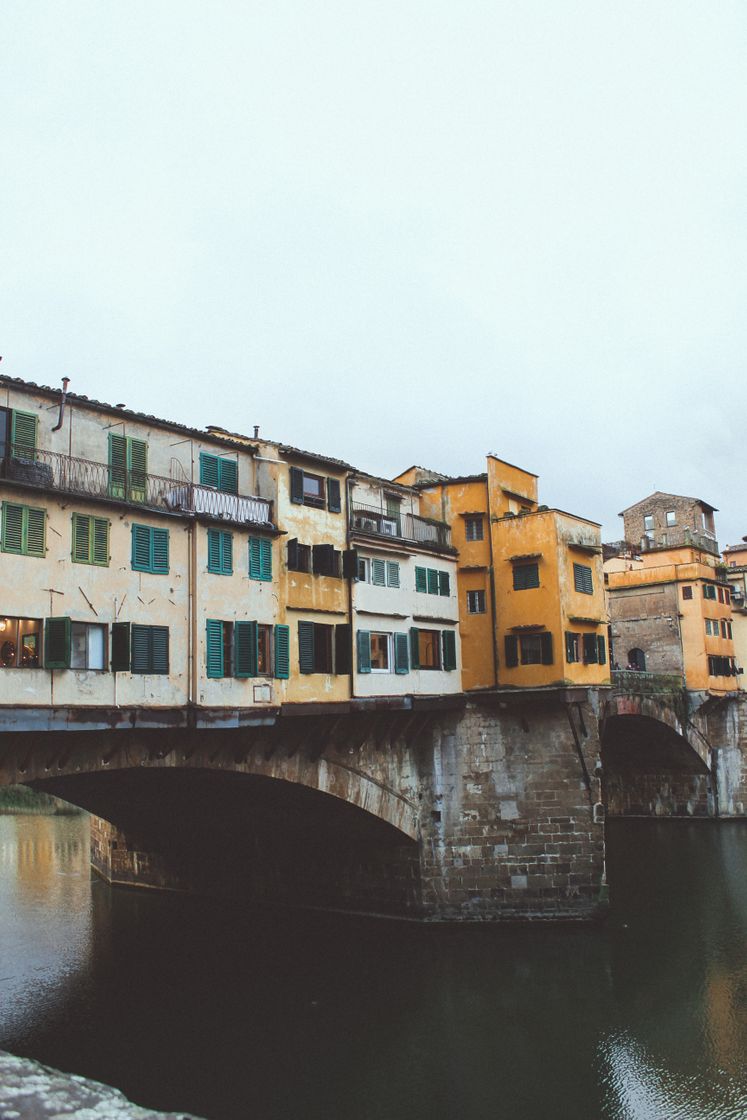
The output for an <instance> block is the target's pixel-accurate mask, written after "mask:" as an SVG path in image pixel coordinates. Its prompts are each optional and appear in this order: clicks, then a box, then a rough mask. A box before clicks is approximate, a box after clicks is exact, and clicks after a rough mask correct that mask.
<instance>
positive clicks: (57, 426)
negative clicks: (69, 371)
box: [52, 377, 70, 432]
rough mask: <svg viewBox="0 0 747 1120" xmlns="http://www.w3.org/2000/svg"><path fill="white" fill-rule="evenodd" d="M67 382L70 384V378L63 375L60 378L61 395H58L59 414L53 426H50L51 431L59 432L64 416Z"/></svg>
mask: <svg viewBox="0 0 747 1120" xmlns="http://www.w3.org/2000/svg"><path fill="white" fill-rule="evenodd" d="M69 384H70V378H69V377H63V379H62V396H61V397H60V415H59V418H58V420H57V423H56V424H55V426H54V428H52V431H53V432H59V430H60V428H61V427H62V421H63V419H64V416H65V401H66V400H67V387H68V385H69Z"/></svg>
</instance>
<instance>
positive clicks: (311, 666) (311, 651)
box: [298, 622, 334, 673]
mask: <svg viewBox="0 0 747 1120" xmlns="http://www.w3.org/2000/svg"><path fill="white" fill-rule="evenodd" d="M333 629H334V628H333V627H332V626H328V625H326V624H324V623H320V622H299V624H298V667H299V670H300V671H301V673H332V672H333V667H332V631H333Z"/></svg>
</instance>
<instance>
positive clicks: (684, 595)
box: [682, 586, 693, 599]
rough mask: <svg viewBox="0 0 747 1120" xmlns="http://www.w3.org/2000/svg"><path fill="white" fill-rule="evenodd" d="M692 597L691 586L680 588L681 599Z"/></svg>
mask: <svg viewBox="0 0 747 1120" xmlns="http://www.w3.org/2000/svg"><path fill="white" fill-rule="evenodd" d="M692 597H693V589H692V587H687V586H686V587H683V588H682V598H683V599H692Z"/></svg>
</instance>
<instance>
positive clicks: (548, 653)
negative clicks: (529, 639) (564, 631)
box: [540, 632, 553, 665]
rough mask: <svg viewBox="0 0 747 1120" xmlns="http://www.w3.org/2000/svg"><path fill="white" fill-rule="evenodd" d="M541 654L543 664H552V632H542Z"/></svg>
mask: <svg viewBox="0 0 747 1120" xmlns="http://www.w3.org/2000/svg"><path fill="white" fill-rule="evenodd" d="M540 651H541V652H540V656H541V659H542V664H543V665H552V662H553V655H552V634H550V633H549V632H548V633H547V634H540Z"/></svg>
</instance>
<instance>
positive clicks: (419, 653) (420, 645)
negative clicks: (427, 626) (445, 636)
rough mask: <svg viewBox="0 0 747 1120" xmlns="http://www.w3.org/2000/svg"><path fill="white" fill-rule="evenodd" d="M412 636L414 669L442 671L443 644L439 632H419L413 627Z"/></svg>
mask: <svg viewBox="0 0 747 1120" xmlns="http://www.w3.org/2000/svg"><path fill="white" fill-rule="evenodd" d="M410 635H411V638H412V648H411V656H412V667H413V669H440V668H441V643H440V641H439V639H440V634H439V632H438V630H418V629H416V628H414V627H413V629H412V630H411V631H410Z"/></svg>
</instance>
